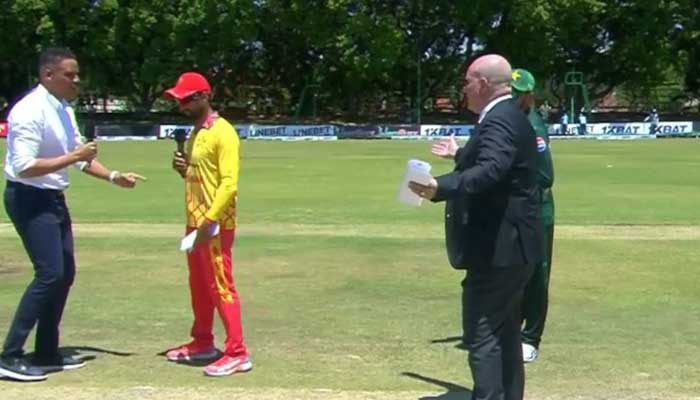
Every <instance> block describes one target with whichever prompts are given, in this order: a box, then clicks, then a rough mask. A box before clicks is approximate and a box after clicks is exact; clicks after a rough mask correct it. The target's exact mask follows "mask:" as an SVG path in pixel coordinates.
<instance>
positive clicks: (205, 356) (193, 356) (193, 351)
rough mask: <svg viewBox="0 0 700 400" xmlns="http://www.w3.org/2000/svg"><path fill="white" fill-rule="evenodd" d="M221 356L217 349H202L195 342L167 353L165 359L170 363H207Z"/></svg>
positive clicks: (211, 347)
mask: <svg viewBox="0 0 700 400" xmlns="http://www.w3.org/2000/svg"><path fill="white" fill-rule="evenodd" d="M218 355H219V350H217V349H216V347H213V346H208V347H202V346H199V345H197V344H195V342H190V343H187V344H185V345H182V346H180V347H177V348H174V349H172V350H168V352H167V353H165V358H167V359H168V361H205V360H211V359H214V358H216V357H217V356H218Z"/></svg>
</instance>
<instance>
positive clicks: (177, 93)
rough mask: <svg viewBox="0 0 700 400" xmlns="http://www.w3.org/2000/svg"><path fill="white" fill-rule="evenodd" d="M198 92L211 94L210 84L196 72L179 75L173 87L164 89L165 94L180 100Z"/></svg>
mask: <svg viewBox="0 0 700 400" xmlns="http://www.w3.org/2000/svg"><path fill="white" fill-rule="evenodd" d="M199 92H204V93H207V94H211V86H209V82H207V78H205V77H204V76H202V75H201V74H198V73H196V72H185V73H184V74H182V75H180V78H178V80H177V83H176V84H175V86H174V87H172V88H170V89H168V90H166V91H165V94H167V95H169V96H172V97H174V98H176V99H178V100H182V99H184V98H187V97H189V96H192V95H193V94H195V93H199Z"/></svg>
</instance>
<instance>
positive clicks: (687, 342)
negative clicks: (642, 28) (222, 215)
mask: <svg viewBox="0 0 700 400" xmlns="http://www.w3.org/2000/svg"><path fill="white" fill-rule="evenodd" d="M172 148H173V145H172V143H170V142H168V143H165V142H158V143H136V142H132V143H100V158H101V159H103V161H104V162H105V164H107V165H110V166H113V167H115V168H119V169H121V170H130V169H133V170H135V171H138V172H141V173H143V174H145V175H146V176H148V177H149V181H148V182H146V184H144V185H143V186H142V187H139V188H137V189H136V190H134V191H124V190H119V189H118V188H115V187H111V186H109V185H107V184H104V183H100V182H94V181H91V180H90V179H89V178H87V177H84V176H81V175H80V174H78V173H75V172H73V173H72V180H73V186H72V187H71V189H70V190H69V191H68V193H69V202H70V206H71V210H72V213H73V218H74V221H75V223H76V237H77V239H76V246H77V254H78V262H79V272H78V277H77V281H76V284H75V286H74V290H73V292H72V294H71V298H70V302H69V305H68V308H67V311H66V315H65V318H64V322H63V330H62V332H63V337H62V343H63V344H64V345H66V346H89V347H96V348H100V349H106V350H112V351H118V352H125V353H132V355H130V356H120V355H114V354H108V353H101V352H87V353H86V354H94V355H95V356H96V357H97V358H96V359H95V360H93V361H91V362H90V364H89V366H88V368H86V369H84V370H81V371H75V372H71V373H64V374H57V375H52V376H51V378H50V379H49V380H48V381H47V382H46V383H42V384H38V385H30V386H26V385H17V384H15V383H10V382H6V381H0V390H2V391H4V392H5V393H6V394H7V395H9V396H10V398H14V397H13V396H17V397H22V398H25V397H26V396H27V395H28V394H32V395H34V396H37V397H41V396H50V394H51V393H58V392H57V391H61V390H63V391H65V390H68V391H70V390H73V389H75V390H77V389H78V388H85V387H88V388H93V389H95V390H97V391H98V393H102V394H103V397H105V398H108V397H109V396H110V395H114V396H118V395H120V396H122V397H115V398H131V397H139V396H137V395H136V394H134V393H137V392H133V391H131V392H130V391H129V390H137V391H138V390H141V389H139V388H144V387H148V388H153V390H155V392H156V393H157V392H159V391H161V390H162V391H165V389H166V388H173V387H175V388H183V389H185V388H195V389H196V390H197V392H198V393H200V392H201V393H207V392H204V391H202V390H203V389H206V390H210V391H217V390H219V391H222V393H227V391H229V390H231V388H236V389H237V390H238V389H240V390H250V391H256V393H258V395H259V396H258V397H250V393H252V392H245V393H247V394H248V397H249V398H262V397H260V396H262V394H261V393H264V392H266V391H268V390H269V391H273V389H274V390H290V391H291V392H283V393H284V394H282V395H280V396H278V397H279V398H312V396H311V395H309V397H306V396H304V395H299V394H298V393H299V392H298V391H301V390H310V391H313V390H316V389H321V388H325V389H330V390H333V391H363V392H362V393H365V392H364V391H367V392H373V393H374V392H376V393H380V394H379V395H377V396H378V397H377V398H411V399H415V398H417V397H416V396H418V395H420V393H425V394H429V393H441V392H444V391H445V389H444V388H443V387H441V386H440V385H435V384H429V383H425V382H422V381H420V380H418V379H412V378H410V377H408V376H405V375H403V374H404V373H413V374H418V375H421V376H424V377H429V378H433V379H437V380H441V381H444V382H449V383H453V384H455V385H459V386H464V387H471V380H470V378H469V373H468V368H467V365H466V354H465V353H464V352H462V351H459V350H457V349H455V348H454V347H453V346H454V343H453V342H450V343H431V341H433V340H438V339H444V338H449V337H453V336H457V335H459V334H460V309H459V307H460V301H459V299H460V286H459V282H460V279H461V277H462V275H461V274H460V273H459V272H456V271H453V270H451V269H450V268H449V267H448V265H447V262H446V258H445V254H444V244H443V242H442V238H441V229H442V227H441V223H442V220H441V218H442V215H441V213H442V207H441V206H434V205H426V206H424V207H422V208H420V209H410V208H406V207H403V206H401V205H400V204H398V203H396V201H395V194H396V189H397V184H398V180H399V178H400V177H401V173H402V170H403V165H404V163H405V161H406V160H407V159H409V158H414V157H415V158H422V159H426V160H430V161H431V162H433V163H434V167H433V168H434V171H435V172H436V173H441V172H443V171H448V170H449V169H450V164H449V163H447V162H442V161H438V160H434V159H432V158H431V157H430V156H429V155H428V154H427V153H428V149H429V145H428V144H426V143H409V142H336V143H308V142H307V143H279V142H251V141H249V142H243V150H242V151H243V160H242V163H243V164H242V165H243V169H242V173H241V182H240V191H241V194H240V210H239V212H240V223H241V228H240V232H239V233H240V234H239V236H238V238H237V240H236V245H235V249H234V258H235V273H234V275H235V279H236V285H237V288H238V289H239V291H240V292H241V297H242V305H243V314H244V333H245V336H246V341H247V343H248V345H249V347H250V348H251V351H252V353H253V356H254V362H255V370H254V371H253V372H252V373H250V374H247V375H243V376H236V377H233V378H227V379H218V380H217V379H204V378H203V377H201V372H200V371H199V369H197V368H192V367H187V366H179V365H172V364H168V363H166V362H165V361H163V360H162V358H161V357H159V356H157V355H156V353H158V352H160V351H162V350H164V349H166V348H168V347H171V346H173V345H175V344H179V343H181V342H183V341H185V340H187V335H188V332H189V326H190V322H191V315H190V309H189V297H188V296H189V294H188V290H187V283H186V282H187V272H186V267H185V263H184V258H183V257H182V255H181V254H180V253H179V252H177V250H176V243H177V240H178V237H179V236H180V234H181V231H182V228H181V223H182V220H183V206H182V200H183V193H182V183H181V181H180V180H179V179H178V178H176V177H175V175H174V174H173V173H172V171H171V170H170V169H169V157H170V154H171V151H172ZM553 150H554V152H555V153H554V154H555V163H556V188H555V193H556V200H557V222H558V223H559V224H561V225H590V226H591V228H597V227H598V226H599V225H607V224H630V225H683V226H691V227H693V226H695V227H696V228H698V229H700V227H697V225H700V214H699V213H698V212H697V209H696V206H697V201H698V194H700V193H699V192H698V182H699V178H700V172H699V171H698V168H697V166H698V161H697V160H698V157H697V154H698V151H700V142H698V141H695V140H676V141H655V142H651V141H650V142H605V143H603V142H568V141H567V142H554V144H553ZM2 212H4V211H2ZM2 212H0V223H2V222H7V217H6V216H5V214H3V213H2ZM98 223H99V224H105V223H106V224H111V223H129V224H143V223H146V224H149V226H145V225H133V226H132V228H131V231H130V232H129V231H126V230H125V229H126V228H125V226H123V225H106V226H104V225H97V224H98ZM594 226H595V227H594ZM98 228H101V229H98ZM564 228H565V227H564ZM630 229H632V230H633V229H634V227H631V228H630ZM584 232H585V230H584ZM658 232H659V236H658V240H629V239H626V238H625V237H624V236H619V237H616V238H615V239H609V238H606V239H602V238H598V237H596V236H595V235H593V234H588V235H586V234H583V235H582V236H581V237H579V238H577V237H571V236H570V235H569V236H565V237H564V238H561V239H559V240H557V242H556V243H555V248H556V249H555V260H554V268H553V276H552V300H551V302H552V304H551V309H550V317H549V321H548V326H547V329H546V331H545V337H544V341H543V345H542V358H541V359H540V360H539V361H538V362H537V363H535V364H533V365H530V366H528V367H527V393H528V395H529V397H528V398H532V399H540V398H542V399H544V398H552V399H571V398H575V397H576V396H580V398H601V399H603V398H605V399H611V398H635V399H636V398H690V397H691V396H697V394H698V393H700V383H699V382H700V363H699V362H698V361H697V360H696V355H697V354H699V353H700V342H698V340H697V332H698V331H700V320H698V318H697V316H698V315H699V314H700V291H698V289H697V288H698V285H697V259H698V257H699V256H700V246H699V245H700V243H699V242H700V241H699V240H681V239H679V238H678V237H674V236H673V235H671V234H670V230H669V229H666V228H665V227H662V226H660V227H659V231H658ZM30 269H31V268H30V266H29V265H28V262H27V260H26V255H25V254H24V253H23V250H22V248H21V244H20V243H19V240H18V239H17V238H16V236H15V235H14V232H13V231H12V230H11V229H10V228H5V229H4V230H3V229H2V228H0V279H1V280H0V282H2V283H1V284H0V336H3V337H4V335H5V333H6V331H7V328H8V325H9V318H10V316H11V315H12V314H13V313H14V308H15V307H16V304H17V301H18V299H19V296H20V293H21V291H22V290H23V288H24V287H25V286H26V283H27V281H28V280H29V279H30V276H31V271H30ZM217 329H218V328H217ZM217 333H218V338H219V341H220V340H221V338H222V336H221V330H220V329H218V330H217ZM29 348H31V343H30V346H29ZM20 393H23V394H20ZM69 393H70V392H69ZM290 393H297V395H296V396H297V397H293V396H292V395H291V394H290ZM334 393H335V392H334ZM351 393H355V392H351ZM358 393H359V392H358ZM416 393H418V395H416ZM366 395H367V396H370V395H371V393H370V394H366ZM130 396H131V397H130ZM328 396H329V397H327V398H331V397H330V395H328ZM392 396H393V397H392ZM243 397H246V396H243ZM361 397H362V396H360V395H359V394H355V395H352V394H351V395H349V397H346V398H348V399H349V398H361ZM3 398H4V397H3ZM47 398H49V397H47ZM83 398H85V397H83ZM149 398H160V397H158V396H154V397H149ZM162 398H173V397H172V393H170V394H169V395H168V396H163V397H162ZM313 398H316V397H313ZM318 398H324V397H318ZM443 398H444V399H446V400H447V399H451V398H458V397H449V396H447V395H446V396H443Z"/></svg>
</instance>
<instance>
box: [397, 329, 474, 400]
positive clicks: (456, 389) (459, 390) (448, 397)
mask: <svg viewBox="0 0 700 400" xmlns="http://www.w3.org/2000/svg"><path fill="white" fill-rule="evenodd" d="M460 339H461V337H460ZM401 375H402V376H405V377H408V378H412V379H416V380H419V381H421V382H425V383H430V384H432V385H435V386H440V387H441V388H443V389H445V390H447V391H446V392H445V393H443V394H439V395H436V396H423V397H419V398H418V400H469V399H471V397H472V391H471V390H469V389H467V388H465V387H464V386H460V385H457V384H456V383H451V382H446V381H441V380H439V379H435V378H430V377H427V376H423V375H420V374H416V373H415V372H402V373H401Z"/></svg>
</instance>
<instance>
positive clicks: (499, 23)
mask: <svg viewBox="0 0 700 400" xmlns="http://www.w3.org/2000/svg"><path fill="white" fill-rule="evenodd" d="M695 3H697V2H693V1H690V0H683V1H656V0H634V1H632V0H615V1H602V0H527V1H526V0H507V1H499V2H493V1H486V0H479V1H470V2H465V1H458V2H445V1H442V2H430V1H425V0H410V1H409V0H387V1H382V2H377V1H369V0H221V1H216V0H190V1H184V0H174V1H173V0H167V1H166V0H153V1H150V0H148V1H147V0H99V1H92V2H85V1H79V0H65V1H61V2H56V1H50V0H18V1H7V0H2V1H0V6H1V9H2V10H3V13H2V14H0V26H1V27H2V30H3V33H5V32H7V33H10V35H11V38H12V40H3V41H2V42H1V43H0V51H1V53H2V54H3V58H2V62H0V96H3V97H6V98H9V99H14V98H16V97H17V95H18V94H20V93H21V92H22V91H24V90H26V89H27V88H28V87H29V86H31V84H32V83H33V82H34V78H32V77H33V76H34V69H35V68H34V64H35V61H36V58H37V54H38V52H39V51H40V50H41V49H42V48H45V47H46V46H49V45H65V46H69V47H71V48H73V49H74V50H75V51H76V52H77V53H78V55H79V57H80V61H81V64H82V66H83V75H84V78H85V81H86V82H85V86H86V90H87V91H89V92H92V93H96V94H100V95H107V94H110V95H118V96H124V97H128V98H130V99H131V102H132V103H133V104H134V105H135V106H136V107H137V108H138V109H141V110H148V109H150V108H151V107H152V104H153V102H154V101H155V100H156V99H158V98H159V97H160V95H161V94H162V91H163V89H164V88H165V87H166V86H168V85H171V84H172V82H173V81H174V80H175V78H176V77H177V75H178V74H179V73H180V72H182V71H185V70H198V71H201V72H204V73H206V74H207V75H209V76H210V77H211V79H212V82H213V84H214V86H215V95H216V98H217V100H219V101H220V102H221V103H233V104H237V106H240V107H246V106H247V105H246V103H247V102H249V101H253V100H255V101H259V100H260V99H261V98H270V99H271V101H273V103H274V107H276V108H277V109H278V110H283V111H284V112H287V113H292V112H293V111H294V108H295V106H296V102H297V101H298V99H299V98H300V96H301V95H302V93H303V92H305V93H306V95H307V96H312V97H313V96H315V97H316V98H317V99H318V100H319V101H318V102H319V104H320V105H321V106H322V107H325V111H330V112H336V113H339V114H345V115H351V116H352V115H357V114H362V113H367V112H372V111H374V109H372V107H374V106H376V104H378V102H379V100H380V99H382V98H385V97H392V98H395V99H396V100H397V101H398V102H399V103H400V104H403V107H404V108H405V109H412V108H413V106H412V105H411V104H409V100H408V99H411V100H410V102H413V101H414V100H415V98H416V96H417V95H418V94H419V92H420V97H421V99H420V100H421V102H423V101H424V100H426V99H428V98H433V97H436V96H445V95H446V94H450V93H452V94H454V93H458V91H459V85H460V80H461V79H460V76H461V74H462V73H463V71H464V67H465V65H466V64H467V63H468V62H469V61H470V60H471V59H473V57H475V56H477V55H479V54H482V53H485V52H497V53H501V54H504V55H506V56H507V57H508V58H509V59H510V60H511V61H512V63H513V64H514V65H515V66H518V67H525V68H528V69H529V70H531V71H532V72H533V73H534V74H535V76H536V77H537V78H538V80H539V81H540V82H542V85H541V86H542V87H546V88H547V89H548V90H549V91H550V92H551V94H553V95H554V96H556V97H561V96H562V95H563V87H562V86H563V85H562V80H563V77H564V74H565V73H566V72H567V71H569V70H571V69H572V68H576V69H577V70H578V71H582V72H583V73H584V75H585V76H586V82H587V84H588V86H589V90H590V92H591V96H592V98H593V99H595V98H599V97H601V96H604V95H605V94H607V93H609V92H610V91H611V90H612V89H613V88H617V87H620V86H625V85H628V86H630V85H631V86H632V87H633V88H635V91H639V92H640V95H639V96H640V97H641V98H642V99H647V98H650V95H649V93H650V92H653V91H654V90H655V89H654V88H655V87H657V86H658V85H659V83H660V82H663V81H664V79H665V78H667V77H668V76H669V67H672V69H673V70H674V71H675V74H676V75H680V76H682V77H683V81H684V82H683V83H684V86H683V87H682V88H681V90H685V91H686V92H687V93H688V94H689V95H698V94H700V72H698V71H700V52H698V50H697V45H696V44H697V41H698V37H700V33H698V32H700V25H699V24H700V22H698V21H700V16H699V15H698V8H699V7H697V4H695ZM419 65H420V74H419V73H418V70H419ZM253 96H255V97H256V98H257V99H253V98H252V97H253ZM635 96H636V94H635ZM652 97H653V96H652ZM645 101H646V100H645ZM413 104H415V103H413Z"/></svg>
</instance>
